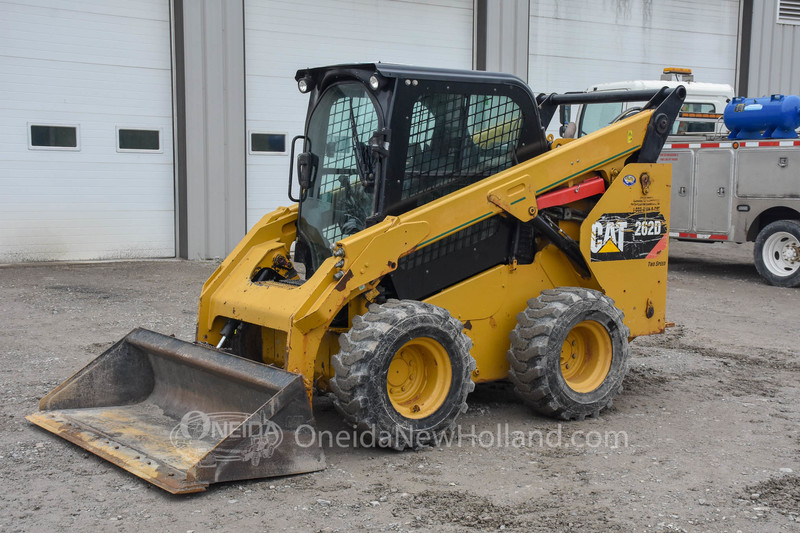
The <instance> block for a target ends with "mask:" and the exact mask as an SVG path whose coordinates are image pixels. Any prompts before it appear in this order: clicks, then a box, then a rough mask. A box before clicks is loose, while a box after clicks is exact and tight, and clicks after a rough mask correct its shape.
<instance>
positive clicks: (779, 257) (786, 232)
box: [753, 220, 800, 287]
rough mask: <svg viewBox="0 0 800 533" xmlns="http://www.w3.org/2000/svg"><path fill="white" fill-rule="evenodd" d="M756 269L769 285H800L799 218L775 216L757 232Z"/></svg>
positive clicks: (754, 252)
mask: <svg viewBox="0 0 800 533" xmlns="http://www.w3.org/2000/svg"><path fill="white" fill-rule="evenodd" d="M753 256H754V257H753V259H754V260H755V264H756V270H758V273H759V274H760V275H761V277H762V278H764V279H765V280H767V283H769V284H770V285H776V286H778V287H797V286H800V222H798V221H797V220H778V221H777V222H773V223H772V224H768V225H766V226H765V227H764V228H763V229H762V230H761V231H759V232H758V237H756V246H755V249H754V250H753Z"/></svg>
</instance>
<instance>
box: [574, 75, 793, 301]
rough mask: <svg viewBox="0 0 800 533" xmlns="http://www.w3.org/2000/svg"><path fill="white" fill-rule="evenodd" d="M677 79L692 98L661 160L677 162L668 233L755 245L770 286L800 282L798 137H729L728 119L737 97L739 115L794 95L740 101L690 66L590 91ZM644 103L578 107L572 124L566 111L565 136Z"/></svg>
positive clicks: (581, 133) (590, 128)
mask: <svg viewBox="0 0 800 533" xmlns="http://www.w3.org/2000/svg"><path fill="white" fill-rule="evenodd" d="M679 84H682V85H683V86H685V87H686V100H685V101H684V103H683V107H682V109H681V112H680V114H679V116H678V118H677V119H676V120H675V122H674V124H673V126H672V130H671V132H670V133H671V134H670V135H669V137H668V138H667V142H666V143H665V145H664V148H663V150H662V152H661V156H660V158H659V162H661V163H671V164H672V202H671V205H672V207H671V227H670V232H669V234H670V237H673V238H677V239H680V240H691V241H705V242H736V243H743V242H755V248H754V262H755V266H756V269H757V271H758V273H759V274H760V275H761V276H762V277H763V278H764V279H765V280H766V281H767V282H768V283H770V284H772V285H777V286H781V287H797V286H800V140H798V139H797V138H796V137H797V134H796V133H795V132H794V131H793V130H792V131H790V132H788V133H787V132H785V131H784V132H783V134H782V135H781V134H779V133H772V134H771V135H770V134H769V132H768V134H767V135H766V136H765V135H764V134H763V133H760V132H755V133H754V132H750V134H749V135H748V134H747V132H745V133H741V132H740V133H739V134H737V132H736V131H734V134H731V131H730V129H729V128H728V127H726V124H725V120H723V113H724V112H725V109H726V107H728V106H729V104H731V102H733V103H735V104H740V105H738V106H737V105H730V110H731V113H735V112H736V109H737V107H738V109H739V110H740V111H742V110H744V109H745V108H747V106H748V105H750V109H748V111H749V110H752V109H753V108H755V107H759V106H761V103H760V102H761V101H762V100H770V101H771V102H779V101H780V102H783V101H788V102H790V103H791V102H795V100H788V99H787V98H783V97H781V96H779V95H775V96H771V97H769V98H767V99H762V98H758V99H757V100H758V102H756V101H755V100H753V99H743V98H737V99H735V100H734V92H733V88H732V87H731V86H730V85H727V84H718V83H702V82H695V81H694V78H693V76H692V73H691V70H689V69H664V74H663V75H662V78H661V79H660V80H636V81H622V82H614V83H602V84H597V85H593V86H592V87H590V88H589V89H587V91H586V92H596V91H620V90H628V91H638V90H652V89H654V88H657V87H663V86H668V87H675V86H677V85H679ZM788 98H791V99H796V98H797V97H788ZM781 99H782V100H781ZM640 105H641V104H639V103H637V102H613V103H612V102H609V103H592V104H588V105H583V106H580V107H579V108H578V109H577V112H576V120H575V122H570V119H569V114H568V113H564V114H562V116H561V120H562V133H563V135H564V136H566V137H570V136H577V137H582V136H584V135H587V134H589V133H591V132H593V131H596V130H598V129H600V128H603V127H605V126H607V125H609V124H611V123H614V122H616V121H618V120H620V119H621V118H624V117H625V116H627V115H628V114H630V113H635V112H636V111H637V110H638V109H639V108H640ZM765 105H768V104H765ZM784 107H786V106H784ZM758 111H761V112H763V110H761V109H759V110H758ZM789 113H790V114H791V113H794V114H793V115H791V116H789V120H790V122H791V120H794V121H795V122H794V123H793V125H794V126H795V128H796V127H797V125H798V124H800V119H798V111H797V109H794V110H793V111H789ZM727 116H734V115H731V114H730V113H729V115H727ZM736 118H738V116H736ZM733 129H734V130H736V129H737V128H733ZM756 129H757V128H756ZM731 137H735V138H731ZM742 137H743V138H742ZM776 137H777V138H776ZM792 137H794V138H792Z"/></svg>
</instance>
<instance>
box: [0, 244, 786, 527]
mask: <svg viewBox="0 0 800 533" xmlns="http://www.w3.org/2000/svg"><path fill="white" fill-rule="evenodd" d="M215 266H216V265H215V264H213V263H203V262H184V261H157V262H156V261H153V262H120V263H100V264H41V265H30V266H9V267H0V302H1V303H0V305H1V306H2V307H1V308H2V311H3V314H2V316H3V317H5V320H6V322H5V326H4V327H3V329H2V330H0V390H1V391H2V400H3V401H2V405H1V406H0V472H2V479H3V482H2V483H1V484H0V531H75V530H86V531H131V532H138V531H142V530H145V529H147V530H153V531H179V532H186V531H197V532H200V531H208V530H214V529H217V530H233V529H234V528H235V529H239V530H244V531H276V530H289V529H294V530H299V531H353V530H377V531H430V530H437V531H465V530H467V529H469V530H475V531H496V530H506V531H526V532H528V531H620V532H623V531H624V532H630V531H730V532H736V531H743V532H748V531H798V530H800V523H798V522H800V517H798V513H800V455H798V451H799V446H800V440H799V439H800V425H798V421H800V407H799V406H798V398H800V390H799V388H798V387H799V386H798V377H800V376H799V375H798V374H799V370H800V360H799V359H798V348H797V344H796V343H797V331H799V330H800V315H798V313H797V312H796V311H797V302H798V298H799V297H800V291H798V290H796V289H795V290H793V289H781V288H776V287H771V286H768V285H766V284H764V283H762V281H761V280H760V278H759V277H758V276H757V274H756V272H755V269H754V267H753V264H752V246H749V245H729V244H726V245H719V244H694V243H673V244H672V250H671V265H670V274H669V303H668V316H667V319H668V320H671V321H673V322H675V324H676V326H675V327H674V328H671V329H670V330H668V333H666V334H665V335H660V336H653V337H648V338H641V339H636V340H635V341H634V342H633V344H632V354H633V361H632V370H631V373H630V374H629V376H628V378H627V380H626V385H625V390H624V391H623V393H622V394H621V395H620V396H619V397H618V399H617V401H616V402H615V404H614V407H613V408H612V409H610V410H608V411H607V412H604V413H603V416H602V417H601V418H599V419H590V420H585V421H583V422H574V423H567V424H558V423H557V422H554V421H551V420H547V419H544V418H540V417H538V416H535V415H533V414H531V413H530V412H528V411H527V410H526V409H525V407H524V406H522V405H521V404H520V403H519V402H518V401H517V400H516V399H515V398H514V395H513V394H512V392H511V391H510V390H509V388H508V386H507V385H504V384H495V385H484V386H481V387H479V388H478V389H477V390H476V392H475V393H474V394H473V395H471V396H470V399H469V411H468V412H467V413H466V414H465V415H464V416H463V418H462V419H461V423H460V430H461V433H460V435H461V441H460V445H457V444H459V443H458V442H456V443H455V444H454V445H452V446H450V447H444V448H437V449H426V450H422V451H419V452H403V453H395V452H389V451H384V450H376V449H365V448H352V447H350V448H331V447H326V449H325V453H326V455H327V461H328V468H327V469H326V470H325V471H322V472H317V473H314V474H308V475H301V476H293V477H285V478H278V479H272V480H261V481H250V482H235V483H228V484H223V485H215V486H212V487H211V489H210V490H208V491H207V492H204V493H200V494H195V495H188V496H171V495H169V494H167V493H165V492H163V491H161V490H160V489H157V488H155V487H151V486H150V485H149V484H147V483H145V482H143V481H141V480H139V479H138V478H136V477H134V476H132V475H130V474H128V473H126V472H124V471H122V470H120V469H118V468H116V467H114V466H112V465H111V464H109V463H106V462H105V461H103V460H101V459H98V458H96V457H95V456H93V455H90V454H87V453H86V452H84V451H83V450H81V449H80V448H77V447H76V446H73V445H71V444H69V443H68V442H66V441H63V440H61V439H59V438H57V437H55V436H53V435H51V434H49V433H47V432H45V431H42V430H40V429H38V428H36V427H34V426H32V425H30V424H29V423H28V422H27V421H26V420H25V418H24V417H25V415H27V414H30V413H32V412H34V411H35V410H36V408H37V401H38V399H39V398H40V397H42V396H43V395H45V394H46V393H47V392H49V391H50V390H51V389H52V388H53V387H54V386H56V385H57V384H59V383H60V382H61V381H63V380H64V379H65V378H67V377H68V376H69V375H71V374H72V373H73V372H75V371H76V370H78V369H80V368H81V367H83V366H84V365H85V364H86V363H88V362H89V361H91V360H92V359H93V358H94V357H96V356H97V355H98V354H100V353H101V352H102V351H103V350H104V349H105V348H107V347H108V346H110V345H111V344H112V343H113V342H114V341H116V340H118V339H119V338H121V337H122V336H124V335H125V334H126V333H128V332H129V331H130V330H131V329H133V328H134V327H137V326H143V327H146V328H149V329H153V330H156V331H160V332H163V333H167V334H175V335H176V336H177V337H180V338H183V339H187V340H189V339H191V338H192V335H193V333H194V313H195V305H196V301H197V296H198V294H199V291H200V287H201V284H202V282H203V280H204V279H205V278H206V277H207V276H208V275H210V274H211V272H212V271H213V270H214V268H215ZM315 414H316V417H317V422H318V425H319V427H320V429H323V430H330V431H334V432H335V431H340V430H345V431H346V430H347V428H346V427H345V426H344V424H343V423H342V422H341V420H340V419H339V416H338V415H337V413H336V411H335V410H334V409H333V407H332V405H331V404H330V402H329V401H327V400H326V399H325V398H320V399H319V400H318V401H316V402H315ZM498 425H499V429H498ZM506 428H508V431H509V432H512V433H511V435H512V440H510V441H509V442H505V441H506V439H505V436H504V435H505V431H506ZM498 431H499V434H498ZM514 431H522V432H524V433H525V434H526V435H528V434H530V435H534V436H537V435H538V436H541V442H540V441H539V440H538V439H537V438H531V439H528V440H527V441H526V442H525V443H524V444H525V445H524V446H520V445H519V442H514V441H513V435H514V434H513V432H514ZM498 435H499V438H498Z"/></svg>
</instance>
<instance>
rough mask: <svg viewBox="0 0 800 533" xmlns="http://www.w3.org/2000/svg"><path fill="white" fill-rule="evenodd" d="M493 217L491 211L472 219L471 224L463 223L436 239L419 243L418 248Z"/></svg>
mask: <svg viewBox="0 0 800 533" xmlns="http://www.w3.org/2000/svg"><path fill="white" fill-rule="evenodd" d="M491 215H492V212H491V211H490V212H488V213H484V214H483V215H481V216H479V217H478V218H473V219H472V220H470V221H469V222H464V223H463V224H461V225H460V226H456V227H455V228H453V229H449V230H447V231H445V232H444V233H440V234H439V235H437V236H436V237H433V238H431V239H428V240H427V241H424V242H421V243H419V245H418V248H422V247H423V246H425V245H426V244H430V243H432V242H433V241H435V240H437V239H440V238H442V237H446V236H447V235H449V234H450V233H453V232H454V231H458V230H460V229H461V228H463V227H464V226H469V225H470V224H473V223H475V222H477V221H479V220H481V219H484V218H486V217H488V216H491Z"/></svg>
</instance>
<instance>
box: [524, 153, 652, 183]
mask: <svg viewBox="0 0 800 533" xmlns="http://www.w3.org/2000/svg"><path fill="white" fill-rule="evenodd" d="M639 148H641V145H637V146H634V147H633V148H629V149H627V150H625V151H624V152H620V153H618V154H617V155H612V156H611V157H609V158H608V159H604V160H602V161H600V162H599V163H597V164H594V165H592V166H590V167H586V168H584V169H583V170H579V171H578V172H576V173H574V174H570V175H569V176H567V177H566V178H564V179H562V180H558V181H557V182H555V183H551V184H550V185H548V186H547V187H542V188H541V189H539V190H538V191H536V194H539V193H541V192H544V191H546V190H548V189H551V188H553V187H555V186H556V185H560V184H562V183H564V182H565V181H569V180H571V179H572V178H574V177H575V176H580V175H581V174H584V173H585V172H589V171H590V170H592V169H593V168H597V167H599V166H600V165H605V164H606V163H608V162H609V161H613V160H615V159H619V158H620V157H622V156H623V155H625V154H628V153H630V152H633V151H634V150H638V149H639Z"/></svg>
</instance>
